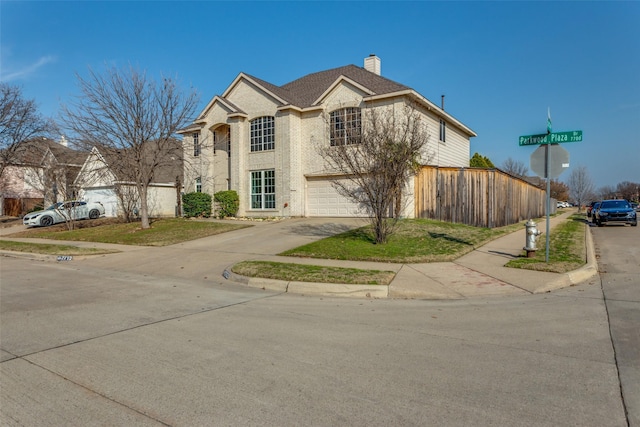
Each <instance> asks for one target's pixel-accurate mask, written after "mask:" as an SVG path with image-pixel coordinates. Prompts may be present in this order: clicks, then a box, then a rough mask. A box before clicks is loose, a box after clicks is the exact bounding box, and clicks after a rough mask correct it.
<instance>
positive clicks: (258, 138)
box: [251, 116, 276, 152]
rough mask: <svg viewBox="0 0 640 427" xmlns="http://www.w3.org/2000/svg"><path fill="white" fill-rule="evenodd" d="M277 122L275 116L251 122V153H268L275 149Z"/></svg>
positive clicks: (259, 118)
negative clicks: (267, 151)
mask: <svg viewBox="0 0 640 427" xmlns="http://www.w3.org/2000/svg"><path fill="white" fill-rule="evenodd" d="M275 136H276V134H275V120H274V118H273V116H264V117H258V118H257V119H253V120H251V151H252V152H255V151H266V150H273V149H274V148H275Z"/></svg>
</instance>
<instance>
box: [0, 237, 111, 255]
mask: <svg viewBox="0 0 640 427" xmlns="http://www.w3.org/2000/svg"><path fill="white" fill-rule="evenodd" d="M0 250H3V251H13V252H28V253H32V254H42V255H65V256H67V255H70V256H81V255H104V254H113V253H117V252H120V251H117V250H113V249H101V248H80V247H78V246H72V245H57V244H55V243H31V242H14V241H10V240H0Z"/></svg>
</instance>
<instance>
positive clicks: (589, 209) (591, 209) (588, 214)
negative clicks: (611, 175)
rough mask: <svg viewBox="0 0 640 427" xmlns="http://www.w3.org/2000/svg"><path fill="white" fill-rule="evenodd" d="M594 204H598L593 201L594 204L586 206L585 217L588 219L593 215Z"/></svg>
mask: <svg viewBox="0 0 640 427" xmlns="http://www.w3.org/2000/svg"><path fill="white" fill-rule="evenodd" d="M596 203H598V202H597V201H595V202H591V203H589V206H587V216H588V217H589V218H591V214H592V213H593V206H594V205H595V204H596Z"/></svg>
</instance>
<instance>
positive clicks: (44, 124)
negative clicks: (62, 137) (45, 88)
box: [0, 82, 56, 212]
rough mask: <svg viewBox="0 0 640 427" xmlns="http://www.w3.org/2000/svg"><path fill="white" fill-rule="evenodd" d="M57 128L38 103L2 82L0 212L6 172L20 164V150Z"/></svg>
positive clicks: (20, 90) (0, 92) (0, 108)
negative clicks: (46, 117)
mask: <svg viewBox="0 0 640 427" xmlns="http://www.w3.org/2000/svg"><path fill="white" fill-rule="evenodd" d="M55 129H56V126H55V124H54V123H53V122H52V121H51V120H47V119H45V118H43V117H42V116H41V115H40V114H39V113H38V107H37V105H36V103H35V101H34V100H32V99H25V98H24V97H23V95H22V89H21V88H20V87H19V86H12V85H9V84H7V83H2V82H0V212H2V206H3V203H2V202H3V199H4V191H3V189H4V178H5V177H4V174H5V169H6V168H7V167H10V166H13V165H16V164H17V163H20V159H21V157H22V156H21V154H22V153H21V152H20V150H21V148H22V145H23V144H24V143H25V142H27V141H29V140H33V139H35V137H36V136H45V135H51V134H52V133H54V132H55ZM45 149H46V148H45ZM44 151H45V150H44V149H43V150H42V154H44Z"/></svg>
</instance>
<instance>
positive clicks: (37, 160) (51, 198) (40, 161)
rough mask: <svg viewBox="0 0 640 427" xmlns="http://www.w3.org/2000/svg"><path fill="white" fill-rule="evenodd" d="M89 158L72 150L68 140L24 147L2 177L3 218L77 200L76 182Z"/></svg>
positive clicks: (37, 142) (39, 141)
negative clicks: (40, 207) (74, 182)
mask: <svg viewBox="0 0 640 427" xmlns="http://www.w3.org/2000/svg"><path fill="white" fill-rule="evenodd" d="M86 157H87V154H86V153H83V152H80V151H76V150H73V149H71V148H69V147H68V146H67V142H66V139H65V138H64V137H62V138H61V139H60V140H59V141H54V140H52V139H49V138H36V139H33V140H30V141H27V142H24V143H22V144H20V145H19V146H18V147H17V150H16V152H15V155H14V156H12V162H11V164H9V165H7V166H6V167H5V168H4V172H3V174H2V182H1V183H0V189H1V191H2V200H3V209H2V211H3V214H5V215H10V216H21V215H24V214H25V213H27V212H28V211H29V210H30V209H32V208H33V207H35V205H45V206H48V205H51V204H53V203H55V202H60V201H64V200H68V199H71V198H74V197H75V191H74V188H73V181H74V180H75V178H76V175H77V174H78V171H79V170H80V167H81V166H82V164H83V163H84V160H85V158H86Z"/></svg>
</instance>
